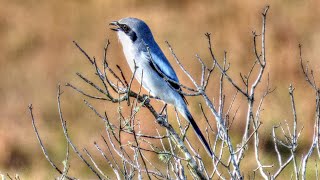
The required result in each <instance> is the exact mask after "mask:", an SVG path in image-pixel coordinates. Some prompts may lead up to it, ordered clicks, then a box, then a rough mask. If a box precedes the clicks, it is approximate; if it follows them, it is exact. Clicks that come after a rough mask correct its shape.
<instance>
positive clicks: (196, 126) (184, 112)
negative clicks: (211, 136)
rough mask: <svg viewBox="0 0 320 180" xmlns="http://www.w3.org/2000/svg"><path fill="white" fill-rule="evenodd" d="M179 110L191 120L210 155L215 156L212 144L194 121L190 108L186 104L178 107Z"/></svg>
mask: <svg viewBox="0 0 320 180" xmlns="http://www.w3.org/2000/svg"><path fill="white" fill-rule="evenodd" d="M178 110H179V112H180V113H181V115H182V116H183V117H184V118H185V119H187V120H188V121H189V122H190V124H191V126H192V128H193V130H194V132H195V133H196V135H197V136H198V138H199V140H200V141H201V143H202V145H203V146H204V147H205V149H206V151H207V153H208V154H209V155H210V157H212V158H213V152H212V151H211V148H210V145H209V143H208V142H207V140H206V139H205V137H204V136H203V134H202V132H201V130H200V128H199V126H198V125H197V123H196V122H195V121H194V119H193V117H192V115H191V113H190V112H189V110H188V108H187V107H186V106H184V107H183V108H178Z"/></svg>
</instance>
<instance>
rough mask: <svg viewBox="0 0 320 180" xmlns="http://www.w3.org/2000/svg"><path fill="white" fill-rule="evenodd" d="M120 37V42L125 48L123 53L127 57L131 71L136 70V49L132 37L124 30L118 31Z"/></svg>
mask: <svg viewBox="0 0 320 180" xmlns="http://www.w3.org/2000/svg"><path fill="white" fill-rule="evenodd" d="M117 34H118V38H119V41H120V43H121V44H122V48H123V53H124V55H125V57H126V59H127V62H128V64H129V66H130V69H131V71H132V72H133V71H134V62H133V60H134V59H135V55H136V54H135V53H134V52H135V50H134V47H133V42H132V40H131V39H130V37H129V36H127V35H126V34H125V33H124V32H122V31H118V33H117Z"/></svg>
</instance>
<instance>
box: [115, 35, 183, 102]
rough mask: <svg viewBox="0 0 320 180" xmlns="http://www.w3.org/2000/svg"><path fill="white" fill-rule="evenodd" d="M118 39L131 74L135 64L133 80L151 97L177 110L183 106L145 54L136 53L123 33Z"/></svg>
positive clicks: (175, 92)
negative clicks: (140, 84) (171, 105)
mask: <svg viewBox="0 0 320 180" xmlns="http://www.w3.org/2000/svg"><path fill="white" fill-rule="evenodd" d="M118 37H119V40H120V42H121V44H122V47H123V53H124V55H125V57H126V59H127V62H128V64H129V67H130V69H131V71H132V72H134V69H135V66H134V62H135V63H136V66H137V70H136V72H135V78H136V79H137V80H138V82H139V83H142V86H143V87H144V88H145V89H146V90H147V91H148V92H149V93H150V94H151V95H152V96H156V97H158V98H160V99H161V100H163V101H164V102H166V103H168V104H173V105H174V106H176V107H178V108H179V107H182V106H185V105H184V102H183V99H182V98H181V96H180V95H179V93H178V92H177V91H175V90H173V89H172V88H171V87H170V86H169V85H168V83H167V82H166V81H165V80H164V79H163V78H161V77H160V76H159V75H158V73H157V72H155V71H154V69H152V68H151V66H150V64H149V61H148V60H147V59H146V54H145V53H143V52H142V53H141V52H139V51H137V50H136V49H135V48H134V46H133V44H132V41H131V39H130V38H129V37H128V36H127V35H126V34H125V33H123V32H121V31H119V32H118Z"/></svg>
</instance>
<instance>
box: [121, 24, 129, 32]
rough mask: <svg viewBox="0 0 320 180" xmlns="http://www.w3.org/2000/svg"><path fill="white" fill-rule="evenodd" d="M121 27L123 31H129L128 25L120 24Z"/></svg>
mask: <svg viewBox="0 0 320 180" xmlns="http://www.w3.org/2000/svg"><path fill="white" fill-rule="evenodd" d="M121 29H122V30H123V31H124V32H125V33H127V32H129V30H130V29H129V27H128V26H127V25H125V24H123V25H122V27H121Z"/></svg>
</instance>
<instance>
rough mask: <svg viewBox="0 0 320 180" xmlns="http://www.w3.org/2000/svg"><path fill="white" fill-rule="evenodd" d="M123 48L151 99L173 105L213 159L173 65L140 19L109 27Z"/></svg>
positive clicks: (136, 76)
mask: <svg viewBox="0 0 320 180" xmlns="http://www.w3.org/2000/svg"><path fill="white" fill-rule="evenodd" d="M109 25H111V27H110V29H111V30H113V31H115V32H116V33H117V35H118V39H119V41H120V43H121V44H122V48H123V53H124V56H125V58H126V60H127V62H128V64H129V67H130V69H131V71H132V72H134V73H135V74H134V76H135V78H136V79H137V81H138V82H139V83H140V84H141V83H142V86H143V88H144V89H146V90H147V91H148V92H149V93H150V95H152V96H154V97H156V98H158V99H160V100H162V101H164V103H165V104H171V105H173V106H174V107H175V108H176V109H177V110H178V111H179V113H180V114H181V115H182V116H183V117H184V118H185V119H186V120H187V121H188V122H190V124H191V126H192V127H193V129H194V131H195V134H196V135H197V137H198V138H199V140H200V141H201V143H202V144H203V146H204V147H205V150H206V152H207V153H208V154H209V156H211V157H212V158H213V152H212V150H211V148H210V145H209V143H208V142H207V141H206V139H205V137H204V135H203V134H202V132H201V130H200V128H199V126H198V125H197V123H196V122H195V120H194V118H193V117H192V115H191V113H190V111H189V109H188V103H187V100H186V98H185V97H184V95H183V94H182V93H181V87H180V85H179V79H178V77H177V74H176V73H175V71H174V69H173V68H172V66H171V64H170V62H169V61H168V59H167V58H166V56H165V55H164V53H163V52H162V50H161V49H160V47H159V45H158V44H157V43H156V41H155V39H154V37H153V34H152V32H151V30H150V28H149V26H148V25H147V24H146V23H145V22H144V21H143V20H140V19H138V18H132V17H127V18H122V19H120V20H118V21H112V22H110V23H109Z"/></svg>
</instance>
